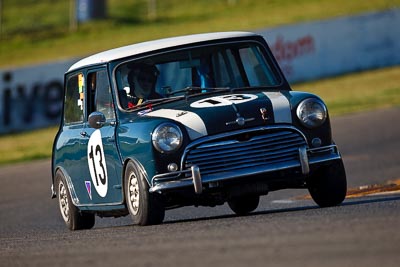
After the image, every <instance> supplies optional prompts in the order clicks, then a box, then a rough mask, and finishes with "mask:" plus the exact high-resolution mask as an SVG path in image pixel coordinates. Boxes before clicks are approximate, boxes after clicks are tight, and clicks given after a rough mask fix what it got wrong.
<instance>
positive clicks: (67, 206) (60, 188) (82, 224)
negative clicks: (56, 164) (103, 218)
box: [55, 171, 95, 230]
mask: <svg viewBox="0 0 400 267" xmlns="http://www.w3.org/2000/svg"><path fill="white" fill-rule="evenodd" d="M55 181H56V186H57V188H56V190H57V197H58V204H59V207H60V212H61V216H62V218H63V220H64V222H65V224H66V225H67V227H68V229H70V230H81V229H91V228H92V227H93V226H94V223H95V218H94V214H91V213H84V212H81V211H80V210H79V209H78V208H77V207H75V206H74V204H73V203H72V199H71V194H70V192H69V189H68V185H67V183H66V180H65V177H64V175H63V174H62V172H60V171H58V172H57V173H56V177H55Z"/></svg>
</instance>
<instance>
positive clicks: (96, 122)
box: [88, 111, 106, 129]
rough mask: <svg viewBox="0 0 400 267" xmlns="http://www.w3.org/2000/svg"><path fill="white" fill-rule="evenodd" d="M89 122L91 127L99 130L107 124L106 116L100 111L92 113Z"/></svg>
mask: <svg viewBox="0 0 400 267" xmlns="http://www.w3.org/2000/svg"><path fill="white" fill-rule="evenodd" d="M88 121H89V125H90V127H92V128H95V129H99V128H101V127H103V126H104V124H105V123H106V116H104V114H103V113H101V112H99V111H95V112H92V113H90V115H89V119H88Z"/></svg>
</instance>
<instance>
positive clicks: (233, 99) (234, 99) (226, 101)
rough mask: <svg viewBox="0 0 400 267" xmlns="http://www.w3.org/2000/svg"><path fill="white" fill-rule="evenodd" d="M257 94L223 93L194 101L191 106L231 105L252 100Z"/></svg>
mask: <svg viewBox="0 0 400 267" xmlns="http://www.w3.org/2000/svg"><path fill="white" fill-rule="evenodd" d="M256 98H257V96H256V95H250V94H234V95H222V96H214V97H210V98H205V99H202V100H199V101H196V102H193V103H192V104H191V105H190V106H191V107H192V108H212V107H222V106H229V105H232V104H241V103H244V102H248V101H252V100H254V99H256Z"/></svg>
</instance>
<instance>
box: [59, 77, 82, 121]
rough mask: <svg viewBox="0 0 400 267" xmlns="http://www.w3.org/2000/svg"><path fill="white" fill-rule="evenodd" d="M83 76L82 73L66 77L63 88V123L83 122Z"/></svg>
mask: <svg viewBox="0 0 400 267" xmlns="http://www.w3.org/2000/svg"><path fill="white" fill-rule="evenodd" d="M84 84H85V82H84V76H83V74H82V73H78V74H74V75H72V76H70V77H69V78H67V84H66V88H65V105H64V122H65V124H72V123H79V122H83V101H84V93H83V92H84Z"/></svg>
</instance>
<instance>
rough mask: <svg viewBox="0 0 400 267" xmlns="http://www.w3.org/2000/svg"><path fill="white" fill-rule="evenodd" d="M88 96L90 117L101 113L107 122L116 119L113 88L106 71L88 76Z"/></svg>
mask: <svg viewBox="0 0 400 267" xmlns="http://www.w3.org/2000/svg"><path fill="white" fill-rule="evenodd" d="M88 96H89V101H88V103H87V105H88V115H89V114H90V113H91V112H93V111H100V112H102V113H103V114H104V115H105V116H106V119H107V120H109V119H114V118H115V114H114V108H113V107H114V105H113V100H112V95H111V87H110V84H109V81H108V76H107V72H106V71H105V70H101V71H97V72H91V73H89V74H88Z"/></svg>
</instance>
